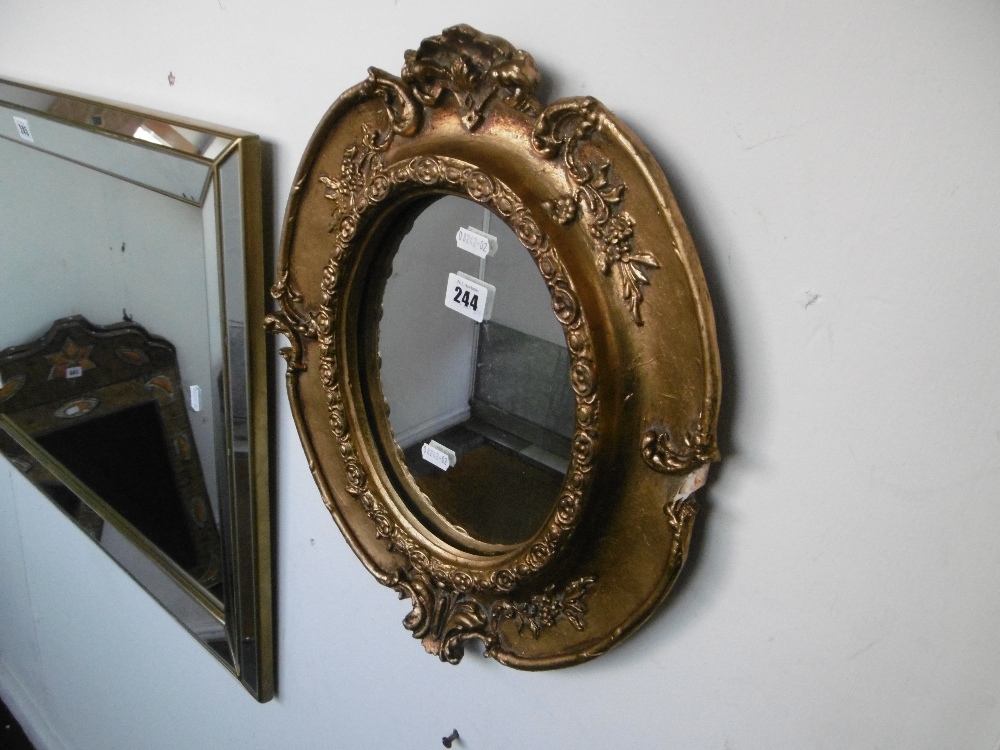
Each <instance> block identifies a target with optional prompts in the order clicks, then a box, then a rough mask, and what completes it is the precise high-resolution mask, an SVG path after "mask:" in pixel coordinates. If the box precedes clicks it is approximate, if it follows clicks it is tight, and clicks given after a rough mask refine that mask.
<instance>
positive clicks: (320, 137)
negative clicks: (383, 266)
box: [268, 26, 720, 669]
mask: <svg viewBox="0 0 1000 750" xmlns="http://www.w3.org/2000/svg"><path fill="white" fill-rule="evenodd" d="M539 82H540V76H539V73H538V70H537V68H536V66H535V63H534V61H533V60H532V58H531V56H530V55H529V54H527V53H526V52H523V51H521V50H518V49H516V48H514V47H513V46H512V45H511V44H509V43H508V42H507V41H505V40H503V39H500V38H499V37H495V36H489V35H486V34H482V33H480V32H478V31H476V30H475V29H473V28H471V27H469V26H455V27H453V28H449V29H446V30H445V31H444V32H443V33H442V34H441V35H440V36H437V37H432V38H429V39H425V40H424V41H423V42H422V43H421V45H420V47H419V49H418V50H416V51H413V50H411V51H408V52H407V53H406V58H405V65H404V67H403V71H402V75H401V77H399V78H397V77H395V76H392V75H390V74H389V73H386V72H385V71H382V70H378V69H376V68H371V69H370V70H369V76H368V78H367V79H366V80H365V81H363V82H362V83H360V84H358V85H357V86H355V87H353V88H352V89H350V90H348V91H347V92H345V93H344V94H343V95H342V96H341V97H340V98H339V99H338V100H337V101H336V102H335V103H334V105H333V106H332V107H331V109H330V110H329V112H328V113H327V114H326V116H325V117H324V119H323V121H322V122H321V123H320V125H319V127H318V128H317V130H316V132H315V134H314V135H313V137H312V140H311V141H310V143H309V146H308V148H307V149H306V152H305V154H304V156H303V158H302V162H301V164H300V166H299V170H298V173H297V176H296V179H295V184H294V187H293V189H292V194H291V197H290V199H289V203H288V208H287V212H286V218H285V224H284V231H283V236H282V247H281V258H280V265H279V270H278V281H277V283H276V284H275V286H274V288H273V290H272V295H273V296H274V298H275V299H276V300H278V302H279V304H280V312H277V313H275V314H273V315H271V316H269V317H268V324H269V326H270V328H271V330H272V331H275V332H280V333H282V334H284V335H285V336H286V337H287V338H288V340H289V342H290V346H289V347H287V348H285V349H283V350H282V353H283V355H284V357H285V359H286V360H287V363H288V372H287V386H288V393H289V397H290V400H291V405H292V411H293V414H294V418H295V422H296V425H297V428H298V431H299V434H300V437H301V439H302V443H303V447H304V449H305V451H306V454H307V456H308V458H309V462H310V467H311V469H312V471H313V474H314V476H315V478H316V481H317V483H318V485H319V488H320V491H321V493H322V496H323V499H324V502H325V503H326V505H327V507H328V509H329V510H330V512H331V514H332V515H333V517H334V519H335V520H336V522H337V523H338V525H339V526H340V529H341V531H342V532H343V534H344V536H345V537H346V538H347V540H348V543H349V544H350V545H351V547H352V549H353V550H354V552H355V553H356V554H357V555H358V557H359V558H360V559H361V561H362V562H363V563H364V564H365V566H366V567H367V568H368V570H369V571H370V572H371V573H372V574H373V575H374V576H375V577H376V578H377V579H378V580H379V582H381V583H382V584H384V585H386V586H389V587H392V588H393V589H395V590H396V591H397V592H398V593H399V595H400V596H401V597H409V598H410V599H411V600H412V605H413V610H412V612H411V613H410V614H409V615H408V616H407V617H406V618H405V620H404V625H405V626H406V628H407V629H409V630H410V631H412V633H413V635H414V637H417V638H420V639H421V640H422V641H423V644H424V646H425V648H426V649H427V650H428V651H429V652H430V653H432V654H436V655H438V656H439V657H440V658H441V659H442V660H444V661H448V662H451V663H457V662H458V661H459V660H460V659H461V657H462V655H463V652H464V647H465V644H466V643H467V642H468V641H470V640H473V639H475V640H479V641H482V643H483V644H484V647H485V653H486V655H488V656H492V657H494V658H496V659H497V660H498V661H500V662H501V663H503V664H507V665H509V666H513V667H517V668H521V669H548V668H554V667H561V666H567V665H570V664H575V663H579V662H581V661H585V660H587V659H591V658H593V657H595V656H598V655H600V654H602V653H604V652H605V651H607V650H608V649H609V648H610V647H611V646H613V645H615V644H616V643H618V642H619V641H620V640H622V639H623V638H624V637H625V636H627V635H628V634H629V633H631V632H632V631H633V630H634V629H635V628H636V627H638V626H639V625H640V624H641V623H642V622H643V621H644V620H645V619H646V618H647V617H648V616H649V615H650V613H651V612H652V611H653V609H654V608H655V607H656V606H657V604H659V602H660V601H662V599H663V598H664V597H665V596H666V594H667V593H668V592H669V590H670V588H671V586H672V585H673V583H674V581H675V580H676V578H677V575H678V573H679V571H680V569H681V566H682V565H683V563H684V559H685V557H686V554H687V549H688V544H689V541H690V537H691V530H692V526H693V523H694V517H695V512H696V505H695V503H694V501H693V500H692V499H691V497H690V496H691V494H692V492H693V491H694V490H695V489H697V488H698V487H699V486H701V484H702V483H703V482H704V479H705V475H706V473H707V468H708V464H709V463H710V462H711V461H714V460H716V459H717V458H718V452H717V449H716V441H715V432H716V420H717V415H718V407H719V393H720V378H719V356H718V349H717V345H716V339H715V325H714V320H713V316H712V308H711V302H710V300H709V296H708V291H707V289H706V286H705V282H704V278H703V276H702V272H701V268H700V265H699V262H698V257H697V254H696V252H695V249H694V246H693V244H692V241H691V238H690V236H689V234H688V231H687V229H686V227H685V225H684V220H683V218H682V217H681V214H680V211H679V210H678V208H677V204H676V202H675V201H674V198H673V195H672V194H671V192H670V188H669V187H668V185H667V181H666V178H665V177H664V175H663V173H662V171H661V170H660V168H659V167H658V166H657V164H656V162H655V161H654V159H653V157H652V156H651V155H650V153H649V151H648V150H647V149H646V148H645V147H644V146H643V145H642V143H641V142H640V141H639V139H638V138H637V137H636V136H635V135H634V134H633V133H632V132H631V131H630V130H629V129H628V128H627V127H626V126H625V125H624V124H622V123H621V122H620V121H619V120H618V119H617V118H616V117H615V116H614V115H613V114H611V112H609V111H608V110H607V109H606V108H605V107H604V106H603V105H601V104H600V103H599V102H597V101H596V100H594V99H592V98H590V97H582V98H571V99H563V100H560V101H557V102H555V103H553V104H551V105H549V106H548V107H544V108H543V106H542V104H541V103H540V102H539V101H538V100H537V99H536V98H535V92H536V89H537V87H538V84H539ZM440 193H444V194H454V195H459V196H463V197H465V198H468V199H471V200H473V201H476V202H478V203H480V204H482V205H484V206H486V207H487V208H489V209H490V210H492V211H493V212H494V213H495V214H497V215H499V216H501V217H502V218H503V219H504V220H505V221H506V222H507V224H508V225H509V226H510V227H511V228H512V229H513V231H514V232H515V233H516V235H517V236H518V238H519V239H520V240H521V242H522V243H523V245H524V246H525V247H526V248H527V249H528V251H529V253H530V254H531V256H532V257H533V259H534V261H535V263H536V264H537V266H538V269H539V272H540V273H541V274H542V276H543V277H544V279H545V281H546V284H547V286H548V288H549V291H550V293H551V296H552V309H553V311H554V312H555V315H556V317H557V319H558V320H559V322H560V323H561V324H562V326H563V329H564V331H565V334H566V342H567V346H568V351H569V353H570V360H571V372H570V378H571V383H572V386H573V391H574V393H575V400H576V413H575V429H574V437H573V444H572V453H571V459H570V466H569V471H568V472H567V475H566V479H565V481H564V483H563V486H562V489H561V490H560V495H559V498H558V500H557V502H556V503H555V506H554V508H553V511H552V513H551V514H550V516H549V518H548V521H547V522H546V524H545V525H544V526H543V528H542V529H541V530H539V531H538V533H536V534H535V535H534V537H532V538H531V539H530V540H528V541H526V542H525V543H523V544H519V545H515V546H514V547H513V548H506V549H502V550H495V551H491V552H486V551H484V550H476V549H468V548H462V547H460V546H458V545H456V544H455V543H454V541H449V540H447V539H445V538H444V537H443V536H442V535H441V534H439V533H436V532H435V531H434V530H433V529H431V528H429V527H428V526H427V525H426V524H425V523H424V522H422V520H421V519H420V518H419V517H418V516H417V515H416V514H414V513H413V512H412V510H411V509H410V507H409V506H408V503H407V502H406V498H404V497H403V495H402V494H401V493H405V492H407V491H408V489H407V487H408V485H407V484H406V482H405V481H403V482H402V484H401V483H400V478H399V477H398V475H395V476H394V469H393V462H391V461H386V460H384V458H383V456H384V452H380V445H379V437H378V435H379V434H380V433H379V430H378V429H377V426H376V424H375V423H377V422H379V421H380V420H385V418H386V417H385V408H384V402H380V401H379V399H378V398H375V399H373V398H372V395H373V394H380V393H381V389H380V387H379V384H378V382H377V380H376V379H377V378H378V375H377V372H378V368H377V366H376V365H377V362H378V356H379V355H378V352H377V351H374V350H372V349H373V347H371V346H370V345H367V344H368V342H371V341H373V340H375V339H376V337H374V336H372V335H370V334H371V331H369V330H362V327H363V326H371V322H370V321H371V316H365V315H363V314H362V310H363V307H364V304H365V303H364V302H363V299H362V298H363V296H364V291H365V288H366V284H367V282H368V279H369V275H370V273H373V271H372V269H373V268H374V267H376V266H378V263H377V262H375V261H378V260H379V259H380V258H381V256H382V255H383V254H384V252H385V247H384V245H383V244H382V243H381V240H382V238H383V237H384V235H385V233H386V232H387V231H388V229H389V228H390V227H392V226H393V225H394V224H396V223H398V222H399V220H400V218H401V217H402V216H403V215H404V214H405V212H406V210H407V208H412V206H413V204H414V202H415V201H420V199H422V198H426V197H427V196H428V195H431V194H440ZM359 342H361V343H359ZM381 434H384V432H383V433H381ZM383 451H384V447H383ZM400 488H401V489H400Z"/></svg>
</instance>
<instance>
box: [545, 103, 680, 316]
mask: <svg viewBox="0 0 1000 750" xmlns="http://www.w3.org/2000/svg"><path fill="white" fill-rule="evenodd" d="M602 112H603V109H602V107H601V105H600V104H599V103H598V102H597V101H596V100H595V99H591V98H590V97H583V98H578V99H569V100H566V101H562V102H558V103H556V104H553V105H552V106H551V107H549V108H548V109H546V110H545V111H544V112H542V114H541V115H539V117H538V120H537V121H536V123H535V128H534V131H533V132H532V137H531V142H532V145H533V146H534V148H535V150H536V151H538V152H539V153H540V154H542V155H543V156H546V157H548V158H555V157H556V156H558V155H559V154H562V159H563V165H564V167H565V169H566V175H567V177H568V178H569V181H570V184H571V185H572V187H573V190H572V192H571V193H569V194H568V195H561V196H558V197H557V198H554V199H552V200H548V201H545V202H544V203H543V204H542V205H543V207H544V208H545V210H546V211H547V212H548V213H549V215H550V216H551V217H552V218H553V219H555V220H556V221H557V222H559V223H560V224H562V225H569V224H572V223H573V222H574V221H576V220H577V219H582V220H583V221H584V222H585V223H586V228H587V233H588V234H589V235H590V237H591V239H592V240H593V242H594V247H595V249H596V258H595V260H596V261H597V267H598V269H600V271H601V273H602V274H604V275H605V276H611V277H612V278H613V279H614V280H615V284H616V286H617V288H618V295H619V296H620V297H621V299H622V302H624V303H625V305H626V306H627V307H628V311H629V314H630V315H631V316H632V320H633V322H635V324H636V325H640V326H641V325H642V311H641V309H640V308H641V305H642V301H643V292H642V288H643V287H644V286H647V285H648V284H649V276H648V272H649V269H653V268H659V267H660V263H659V261H658V260H657V259H656V258H655V257H654V256H653V255H651V254H650V253H647V252H643V251H641V250H639V249H638V248H637V247H636V245H635V220H634V219H633V218H632V217H631V216H630V215H629V213H628V212H627V211H625V210H623V201H624V196H625V191H626V186H625V184H624V183H623V182H619V181H616V180H615V179H614V177H613V176H612V166H611V162H610V161H609V160H607V159H605V158H603V157H600V156H599V155H598V156H594V155H591V156H590V157H589V158H588V157H586V156H584V154H583V149H582V148H581V146H582V145H583V144H584V143H585V142H587V141H588V140H590V139H591V138H592V136H593V135H594V133H595V132H597V130H598V128H599V125H600V119H601V115H602ZM592 151H593V150H592ZM598 153H599V152H598Z"/></svg>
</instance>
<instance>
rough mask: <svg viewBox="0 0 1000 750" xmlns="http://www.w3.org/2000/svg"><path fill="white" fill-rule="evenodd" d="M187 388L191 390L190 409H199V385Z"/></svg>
mask: <svg viewBox="0 0 1000 750" xmlns="http://www.w3.org/2000/svg"><path fill="white" fill-rule="evenodd" d="M189 390H190V391H191V410H192V411H201V386H200V385H192V386H191V387H190V389H189Z"/></svg>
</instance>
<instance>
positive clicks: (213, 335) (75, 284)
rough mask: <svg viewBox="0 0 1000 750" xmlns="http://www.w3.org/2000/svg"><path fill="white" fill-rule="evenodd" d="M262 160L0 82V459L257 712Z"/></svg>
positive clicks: (202, 131)
mask: <svg viewBox="0 0 1000 750" xmlns="http://www.w3.org/2000/svg"><path fill="white" fill-rule="evenodd" d="M260 168H261V167H260V141H259V139H258V138H257V137H256V136H253V135H250V134H247V133H241V132H237V131H232V130H227V129H223V128H217V127H215V126H208V125H202V124H198V123H193V122H189V121H185V120H182V119H178V118H175V117H172V116H166V115H160V114H156V113H152V112H146V111H141V110H137V109H133V108H129V107H124V106H122V105H118V104H112V103H108V102H100V101H96V100H91V99H88V98H84V97H80V96H77V95H73V94H65V93H59V92H54V91H47V90H43V89H39V88H36V87H33V86H29V85H25V84H21V83H16V82H13V81H5V80H0V249H2V250H0V252H2V257H3V258H4V262H3V263H0V290H2V294H0V320H2V321H3V324H2V325H0V452H2V453H3V455H4V456H5V458H6V460H7V461H9V462H10V463H11V464H12V465H13V466H14V467H15V468H16V469H17V470H19V471H21V472H22V473H24V474H25V475H26V476H27V477H28V478H29V479H30V480H31V481H32V482H33V483H34V484H35V486H36V487H38V488H39V489H40V490H41V492H42V493H43V494H44V495H46V496H47V497H49V498H50V499H51V500H52V501H53V502H54V503H56V504H57V505H58V506H59V507H60V508H61V509H62V510H63V512H64V513H65V514H66V515H67V516H69V517H70V518H71V519H72V520H73V521H74V522H75V523H76V524H77V525H78V526H79V527H80V528H81V529H82V530H83V531H84V533H86V534H87V535H88V536H90V537H91V538H92V539H94V541H95V542H97V543H98V544H99V545H100V546H101V547H102V548H103V549H104V550H105V551H106V552H107V553H108V554H109V555H110V556H111V557H112V558H114V559H115V560H116V561H117V562H118V563H119V564H121V565H122V567H123V568H124V569H125V570H126V571H128V573H129V574H130V575H131V576H132V577H133V578H134V579H135V580H136V581H137V582H138V583H139V584H140V585H141V586H142V587H143V588H145V589H146V590H147V591H148V592H149V593H150V594H151V595H152V596H153V597H155V598H156V599H157V600H158V601H159V602H161V603H162V604H163V606H164V607H165V608H166V609H167V610H168V611H169V612H170V613H171V614H172V615H173V616H174V617H176V618H177V619H178V620H179V621H180V622H181V623H182V624H183V625H184V627H186V628H187V629H188V630H189V631H190V632H191V633H192V634H193V635H194V636H195V637H196V638H197V639H198V640H200V641H201V642H202V643H203V644H204V645H205V646H206V647H207V648H208V649H209V650H210V651H211V652H212V653H213V654H214V655H215V656H216V657H218V659H219V660H220V661H222V662H223V663H224V664H225V665H226V667H227V668H229V669H230V670H231V671H232V672H233V673H234V674H235V675H236V676H237V677H238V678H239V679H240V681H241V682H242V683H243V684H244V686H245V687H246V688H247V690H249V691H250V692H251V693H252V694H253V695H254V697H256V698H257V699H258V700H260V701H266V700H269V699H270V698H271V697H272V696H273V694H274V654H273V640H274V639H273V630H272V599H271V544H270V500H269V489H268V479H269V469H268V413H267V382H266V354H265V341H264V329H263V325H262V319H263V314H264V297H265V294H264V289H265V281H264V275H263V274H264V271H263V242H262V230H261V208H260V201H261V176H260ZM66 564H67V565H72V564H73V562H72V561H71V560H67V561H66ZM111 615H112V613H109V616H111Z"/></svg>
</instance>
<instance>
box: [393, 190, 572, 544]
mask: <svg viewBox="0 0 1000 750" xmlns="http://www.w3.org/2000/svg"><path fill="white" fill-rule="evenodd" d="M409 219H410V221H408V222H407V224H408V226H407V231H406V232H405V234H403V236H401V237H396V238H393V241H392V243H391V244H392V248H391V250H390V252H389V255H390V258H389V259H388V260H387V263H388V264H391V265H390V266H389V267H388V268H387V269H386V274H385V275H386V276H387V278H384V289H383V290H382V291H381V295H377V296H379V299H378V301H377V303H376V304H377V306H378V307H380V308H381V310H380V314H381V318H380V320H379V324H378V351H379V354H380V357H381V365H380V368H379V378H380V382H381V389H382V395H383V396H384V398H385V403H386V405H387V406H388V413H389V416H388V419H389V426H390V428H391V433H392V436H391V438H389V439H388V440H386V439H385V438H383V439H384V442H389V440H391V441H393V442H394V446H396V447H397V449H396V450H393V451H390V454H392V453H394V454H395V456H393V455H390V456H389V458H390V459H391V462H392V463H396V464H397V465H398V466H399V468H400V473H401V474H402V475H403V477H402V478H401V479H400V480H399V481H400V482H401V483H402V484H403V485H406V484H407V483H410V482H412V485H411V486H410V487H409V488H407V487H405V486H404V487H403V489H404V492H402V493H401V494H402V495H403V496H404V497H407V496H408V497H410V498H412V502H413V507H412V510H413V511H414V512H415V513H417V514H418V515H419V516H420V517H422V518H423V520H424V521H425V522H428V523H430V524H431V525H432V526H434V527H435V528H436V529H437V530H438V531H440V532H442V533H443V534H444V536H445V537H446V538H449V539H450V540H452V541H453V542H455V543H457V544H459V545H460V546H464V547H467V548H470V549H473V550H477V551H488V550H490V549H496V548H502V547H505V546H509V545H514V544H518V543H522V542H524V541H526V540H527V539H529V538H530V537H531V536H532V535H533V534H534V533H535V532H536V531H538V529H539V528H541V526H542V525H543V523H544V522H545V520H546V518H547V517H548V515H549V514H550V512H551V511H552V508H553V505H554V503H555V501H556V499H557V495H558V492H559V488H560V486H561V485H562V482H563V479H564V477H565V474H566V469H567V465H568V462H569V455H570V444H571V438H572V435H573V426H574V421H573V419H574V397H573V390H572V387H571V385H570V366H569V356H568V353H567V350H566V339H565V336H564V334H563V329H562V327H561V326H560V324H559V322H558V320H557V319H556V317H555V314H554V313H553V312H552V303H551V297H550V295H549V291H548V288H547V287H546V285H545V282H544V280H543V278H542V275H541V273H540V272H539V271H538V268H537V267H536V265H535V263H534V261H533V259H532V258H531V256H530V254H529V253H528V251H527V249H525V247H524V246H523V245H522V244H521V243H520V241H519V240H518V239H517V237H516V235H515V234H514V233H513V231H511V230H510V228H509V227H508V226H507V225H506V224H505V223H504V222H503V220H502V219H500V218H499V217H497V216H496V215H495V214H492V213H491V212H490V211H489V210H488V209H485V208H484V207H482V206H481V205H479V204H477V203H474V202H472V201H469V200H467V199H464V198H459V197H456V196H445V197H442V198H439V199H437V200H434V201H433V202H432V203H430V205H426V204H424V205H422V206H420V207H419V208H418V209H416V210H415V211H414V213H413V214H411V216H410V217H409ZM373 314H375V315H378V314H379V313H378V312H374V313H373ZM392 459H395V460H392ZM404 467H405V468H404ZM413 485H415V488H414V487H413ZM407 489H408V490H409V491H405V490H407Z"/></svg>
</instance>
